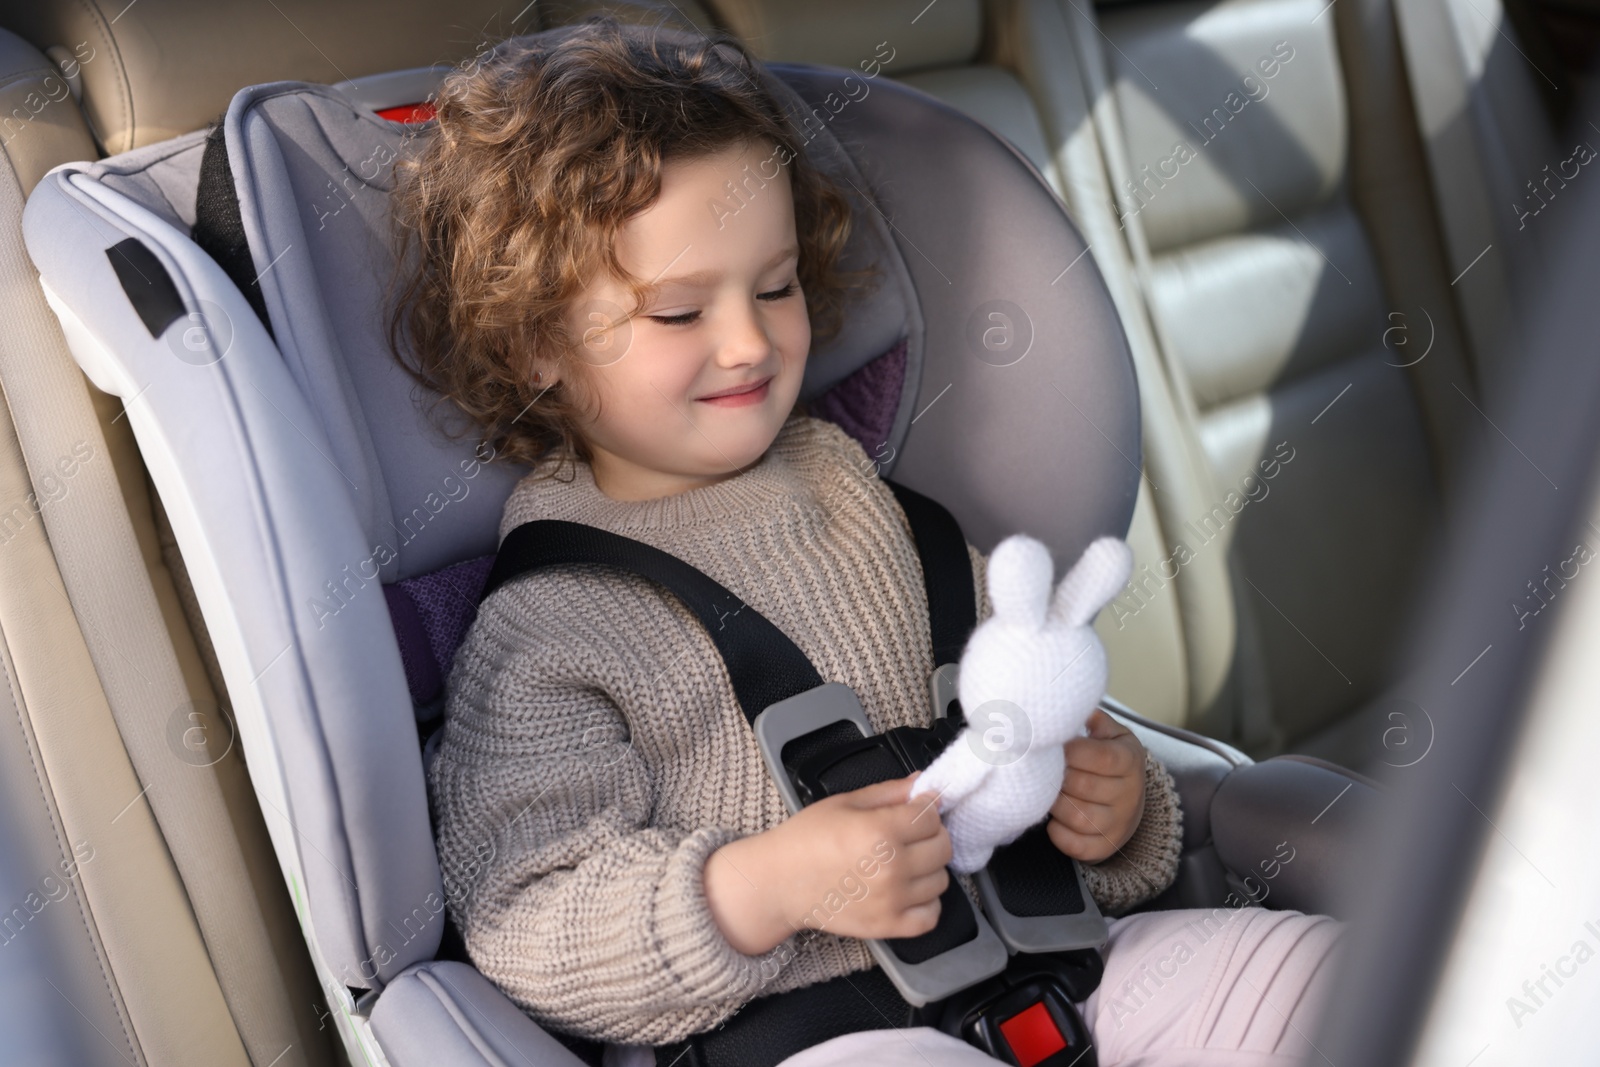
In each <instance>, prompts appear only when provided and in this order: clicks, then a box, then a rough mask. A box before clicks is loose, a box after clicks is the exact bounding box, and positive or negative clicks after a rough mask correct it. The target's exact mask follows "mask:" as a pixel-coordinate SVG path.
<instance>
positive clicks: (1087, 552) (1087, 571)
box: [1051, 537, 1133, 626]
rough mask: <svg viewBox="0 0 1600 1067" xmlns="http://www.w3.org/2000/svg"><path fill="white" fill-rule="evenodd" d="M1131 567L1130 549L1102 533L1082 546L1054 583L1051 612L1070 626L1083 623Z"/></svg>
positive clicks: (1111, 594) (1117, 587)
mask: <svg viewBox="0 0 1600 1067" xmlns="http://www.w3.org/2000/svg"><path fill="white" fill-rule="evenodd" d="M1132 571H1133V549H1131V548H1129V547H1128V543H1127V542H1126V541H1123V540H1122V539H1121V538H1117V537H1101V538H1098V539H1097V540H1095V541H1094V543H1092V544H1091V545H1090V546H1089V547H1088V548H1086V549H1084V550H1083V555H1082V556H1079V557H1078V562H1077V563H1076V564H1074V565H1073V567H1072V569H1071V570H1070V571H1068V572H1067V576H1066V577H1065V578H1063V579H1061V584H1060V585H1059V586H1057V587H1056V595H1055V602H1054V603H1053V604H1052V606H1051V612H1052V613H1053V614H1054V615H1055V617H1056V618H1058V619H1061V620H1062V621H1064V622H1066V623H1067V624H1068V625H1069V626H1084V625H1086V624H1087V623H1088V622H1089V620H1090V619H1092V618H1094V617H1095V614H1096V613H1097V612H1099V610H1100V609H1101V608H1103V607H1105V606H1106V603H1107V602H1108V601H1109V600H1110V599H1111V598H1112V597H1114V596H1116V595H1117V591H1118V590H1120V589H1121V588H1122V587H1123V586H1124V585H1127V584H1128V575H1129V574H1130V573H1131V572H1132Z"/></svg>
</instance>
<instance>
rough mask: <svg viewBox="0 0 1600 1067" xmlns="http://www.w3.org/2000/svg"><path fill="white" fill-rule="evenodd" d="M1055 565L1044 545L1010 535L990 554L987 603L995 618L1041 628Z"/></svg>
mask: <svg viewBox="0 0 1600 1067" xmlns="http://www.w3.org/2000/svg"><path fill="white" fill-rule="evenodd" d="M1054 576H1055V564H1054V563H1053V562H1052V561H1051V559H1050V550H1049V549H1048V548H1046V547H1045V546H1044V543H1043V542H1041V541H1037V540H1035V539H1034V538H1032V537H1029V536H1028V535H1026V534H1012V535H1011V536H1010V537H1008V538H1006V539H1005V540H1004V541H1001V542H1000V543H999V544H998V545H996V546H995V548H994V551H993V552H991V553H989V602H990V604H991V606H993V608H994V614H995V617H996V618H1001V619H1006V620H1009V621H1012V622H1028V623H1032V624H1033V625H1034V626H1035V627H1039V626H1043V625H1044V618H1045V611H1046V609H1047V608H1048V607H1049V604H1050V582H1051V580H1052V579H1053V578H1054Z"/></svg>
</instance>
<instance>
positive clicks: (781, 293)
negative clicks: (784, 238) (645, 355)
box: [646, 282, 799, 326]
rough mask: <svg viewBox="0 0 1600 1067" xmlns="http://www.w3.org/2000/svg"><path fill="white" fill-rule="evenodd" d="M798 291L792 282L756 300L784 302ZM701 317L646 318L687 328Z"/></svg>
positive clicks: (686, 314)
mask: <svg viewBox="0 0 1600 1067" xmlns="http://www.w3.org/2000/svg"><path fill="white" fill-rule="evenodd" d="M798 291H799V286H798V285H796V284H795V283H794V282H790V283H789V284H788V285H785V286H784V287H783V288H782V289H774V290H772V291H771V292H770V293H760V294H758V295H757V296H756V299H757V300H783V299H786V298H788V297H791V296H793V295H794V294H795V293H796V292H798ZM699 317H700V312H698V311H685V312H684V313H683V314H681V315H648V316H646V318H648V319H649V320H650V321H651V322H659V323H661V325H663V326H687V325H689V324H690V323H691V322H693V321H695V320H696V319H698V318H699Z"/></svg>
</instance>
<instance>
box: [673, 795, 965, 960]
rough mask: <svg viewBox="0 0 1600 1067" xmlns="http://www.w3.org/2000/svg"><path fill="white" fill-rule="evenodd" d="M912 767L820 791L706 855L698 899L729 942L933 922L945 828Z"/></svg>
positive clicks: (871, 933)
mask: <svg viewBox="0 0 1600 1067" xmlns="http://www.w3.org/2000/svg"><path fill="white" fill-rule="evenodd" d="M915 778H916V775H908V776H906V777H905V778H893V779H890V780H889V781H886V782H878V783H877V784H875V785H869V786H866V787H864V788H862V789H855V790H852V791H851V792H848V793H840V794H838V795H837V796H831V797H827V798H825V799H823V800H819V801H817V803H815V804H812V805H811V806H809V807H806V808H802V809H801V810H800V811H799V812H797V813H795V815H794V816H792V817H791V818H789V819H787V820H785V821H784V822H781V823H779V824H778V825H777V826H774V827H773V828H772V829H770V830H767V831H765V832H763V833H759V834H753V835H751V836H750V837H742V838H739V839H738V840H736V841H731V842H729V843H728V844H726V845H723V846H722V847H721V848H719V849H717V850H716V851H715V852H713V853H712V854H711V856H710V857H709V858H708V859H707V861H706V869H705V889H706V901H707V904H708V905H709V907H710V909H711V914H712V918H713V919H715V920H716V923H717V925H718V926H719V927H721V929H722V932H723V935H724V936H726V937H727V939H728V942H729V944H731V945H733V947H734V948H736V949H738V950H739V951H740V952H743V953H746V954H748V955H756V954H759V953H762V952H765V951H767V950H768V949H770V948H772V947H773V946H775V945H777V944H778V943H780V942H782V941H783V940H784V939H785V938H787V937H789V936H790V935H791V934H794V933H796V932H797V931H799V930H801V929H803V928H805V927H807V926H809V927H812V928H813V929H817V930H825V931H827V932H828V933H831V934H839V935H841V936H843V937H864V938H882V937H915V936H917V935H918V934H925V933H927V932H928V931H929V930H932V929H933V927H934V925H935V924H936V923H938V921H939V895H940V894H941V893H943V892H944V891H945V888H946V887H947V886H948V885H949V884H950V873H949V872H948V871H946V870H945V864H947V863H949V862H950V849H951V846H950V835H949V833H948V832H946V830H945V828H944V824H943V823H942V822H940V821H939V808H938V804H937V803H936V802H935V800H934V798H932V797H919V798H917V799H916V800H910V799H909V795H910V792H911V783H912V781H913V779H915Z"/></svg>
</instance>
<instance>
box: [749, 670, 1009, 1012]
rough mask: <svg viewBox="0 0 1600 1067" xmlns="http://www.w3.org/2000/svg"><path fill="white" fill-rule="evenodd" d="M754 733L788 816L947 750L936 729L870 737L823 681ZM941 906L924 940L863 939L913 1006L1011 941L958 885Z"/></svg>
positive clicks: (963, 977) (937, 995)
mask: <svg viewBox="0 0 1600 1067" xmlns="http://www.w3.org/2000/svg"><path fill="white" fill-rule="evenodd" d="M751 726H752V728H753V729H754V730H755V735H756V744H757V745H758V746H759V747H760V749H761V756H762V759H764V760H765V761H766V764H767V771H768V773H769V774H770V775H771V776H772V780H773V782H774V783H775V784H776V785H777V786H778V792H779V793H780V794H781V795H782V796H783V802H784V804H785V805H786V806H787V807H788V809H789V813H790V814H791V815H792V814H794V813H795V812H797V811H799V810H800V809H801V808H802V807H804V806H805V805H806V804H807V803H814V802H815V801H817V800H820V799H822V798H823V797H825V796H829V795H831V794H833V793H840V792H848V791H850V790H852V789H858V788H860V787H862V786H867V785H871V784H873V783H874V782H881V781H884V780H886V779H889V778H901V777H904V776H905V775H907V774H910V773H911V772H913V771H917V770H921V769H922V768H923V767H925V766H927V764H928V763H929V762H931V761H932V759H933V757H934V756H936V755H938V753H939V752H940V751H941V750H942V748H943V745H942V744H940V743H938V742H937V741H936V738H937V736H938V731H940V730H948V729H949V726H948V725H946V726H944V727H909V726H908V727H896V728H894V729H892V730H890V731H888V732H887V733H884V734H874V733H873V732H872V724H871V723H870V722H869V721H868V720H867V713H866V711H865V710H863V709H862V707H861V701H860V699H859V698H858V697H857V696H856V693H855V690H853V689H851V688H850V687H849V686H847V685H845V684H843V683H842V682H824V683H823V684H822V685H819V686H816V687H814V688H812V689H808V690H806V691H805V692H803V693H799V694H797V695H795V696H792V697H789V698H788V699H786V700H780V701H778V702H777V703H774V704H771V705H769V706H768V707H766V708H765V709H763V710H762V712H761V714H759V715H757V716H756V718H755V721H754V722H753V723H752V724H751ZM919 735H926V736H919ZM946 743H948V738H946ZM930 745H931V746H932V747H931V750H930V748H929V746H930ZM930 751H931V754H927V753H929V752H930ZM921 754H926V758H925V759H923V761H922V763H920V764H915V763H912V762H911V760H912V759H913V758H918V757H919V756H920V755H921ZM797 778H798V779H800V780H799V781H797ZM802 788H803V789H804V792H803V793H802ZM935 817H937V816H935ZM939 904H940V907H939V921H938V925H936V926H935V927H934V928H933V930H931V931H929V932H928V933H926V934H923V935H922V936H920V937H900V938H889V939H868V940H866V941H865V944H866V946H867V951H869V952H871V953H872V956H873V958H874V959H875V960H877V962H878V966H879V967H880V968H882V970H883V972H884V974H886V975H888V977H889V979H890V981H892V982H893V983H894V986H895V988H896V989H898V990H899V991H900V995H901V996H902V997H904V998H905V1001H906V1003H908V1004H911V1005H913V1006H919V1005H922V1004H927V1003H929V1002H931V1001H937V1000H940V999H942V998H944V997H948V996H949V995H950V994H952V993H954V992H956V991H957V990H959V989H961V988H963V987H965V986H968V985H971V984H972V983H973V982H974V981H979V980H982V979H984V978H987V977H990V976H993V975H997V974H999V973H1000V972H1001V971H1003V970H1005V967H1006V958H1007V950H1006V946H1005V942H1003V941H1001V940H1000V937H999V935H998V934H996V933H995V932H994V927H992V926H990V925H989V922H988V920H986V919H985V918H984V917H983V914H982V913H981V912H980V911H979V910H978V909H977V908H976V907H974V906H973V904H972V901H971V900H969V899H968V898H967V894H966V892H965V891H964V890H963V889H962V888H961V885H960V883H958V882H957V881H956V880H955V879H953V878H952V879H951V880H950V884H949V886H947V887H946V889H945V891H944V894H943V895H942V896H941V897H940V898H939Z"/></svg>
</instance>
